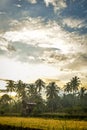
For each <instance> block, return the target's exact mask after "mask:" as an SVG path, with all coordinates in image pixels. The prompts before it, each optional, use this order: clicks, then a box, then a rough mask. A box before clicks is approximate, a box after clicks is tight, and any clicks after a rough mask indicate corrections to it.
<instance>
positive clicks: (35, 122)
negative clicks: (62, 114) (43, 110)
mask: <svg viewBox="0 0 87 130" xmlns="http://www.w3.org/2000/svg"><path fill="white" fill-rule="evenodd" d="M0 124H3V125H4V124H5V125H11V126H22V127H24V128H25V127H29V128H41V129H43V130H72V129H73V130H80V129H81V130H82V129H83V130H87V121H74V120H54V119H43V118H22V117H0Z"/></svg>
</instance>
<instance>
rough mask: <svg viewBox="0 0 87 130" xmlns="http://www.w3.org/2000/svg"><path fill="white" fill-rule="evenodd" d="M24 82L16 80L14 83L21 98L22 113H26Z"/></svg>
mask: <svg viewBox="0 0 87 130" xmlns="http://www.w3.org/2000/svg"><path fill="white" fill-rule="evenodd" d="M25 89H26V84H25V83H23V82H22V81H21V80H19V81H18V83H17V84H16V92H17V94H18V97H19V98H21V102H22V115H23V116H25V115H26V90H25Z"/></svg>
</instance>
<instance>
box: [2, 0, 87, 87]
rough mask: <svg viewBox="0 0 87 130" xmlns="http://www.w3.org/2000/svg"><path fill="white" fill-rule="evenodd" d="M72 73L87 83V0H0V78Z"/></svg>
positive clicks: (60, 77)
mask: <svg viewBox="0 0 87 130" xmlns="http://www.w3.org/2000/svg"><path fill="white" fill-rule="evenodd" d="M74 76H78V77H79V78H80V79H81V81H82V84H83V85H85V86H86V84H87V0H0V79H11V80H14V81H17V80H22V81H24V82H32V81H34V80H37V79H38V78H41V79H43V80H45V81H53V80H54V81H57V82H59V84H60V85H61V86H62V85H63V84H65V83H66V82H69V81H70V79H71V78H72V77H74ZM4 84H5V83H4V82H3V81H2V80H0V87H1V88H3V87H4ZM61 86H60V87H61Z"/></svg>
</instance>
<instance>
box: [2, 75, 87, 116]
mask: <svg viewBox="0 0 87 130" xmlns="http://www.w3.org/2000/svg"><path fill="white" fill-rule="evenodd" d="M6 91H7V92H10V93H11V92H15V93H16V96H15V98H12V97H11V96H10V94H9V95H8V94H4V95H2V96H1V97H0V115H15V116H41V117H64V116H66V113H67V114H68V116H67V117H68V118H69V114H70V115H72V116H77V115H78V116H79V117H81V118H82V117H85V116H86V115H87V101H86V100H87V90H86V88H85V87H83V86H81V81H80V79H79V78H78V77H77V76H75V77H73V78H72V79H71V80H70V82H68V83H66V84H65V85H64V87H63V89H62V90H61V87H59V86H58V85H57V84H56V83H55V82H50V83H48V84H46V83H45V82H44V81H43V80H41V79H38V80H37V81H35V83H32V84H26V83H23V82H22V81H21V80H19V81H17V82H14V81H12V80H7V85H6ZM44 95H46V99H44V98H43V97H44ZM50 113H51V114H50ZM52 113H54V114H53V115H52ZM55 113H57V114H55ZM61 113H62V114H61Z"/></svg>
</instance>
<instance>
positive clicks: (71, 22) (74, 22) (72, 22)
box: [63, 17, 85, 28]
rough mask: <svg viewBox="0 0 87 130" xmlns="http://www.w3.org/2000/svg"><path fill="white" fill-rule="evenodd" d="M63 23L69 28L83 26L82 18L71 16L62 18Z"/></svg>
mask: <svg viewBox="0 0 87 130" xmlns="http://www.w3.org/2000/svg"><path fill="white" fill-rule="evenodd" d="M63 24H65V25H67V26H69V27H71V28H82V27H84V26H85V24H84V20H82V19H76V18H72V17H69V18H65V19H64V20H63Z"/></svg>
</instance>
